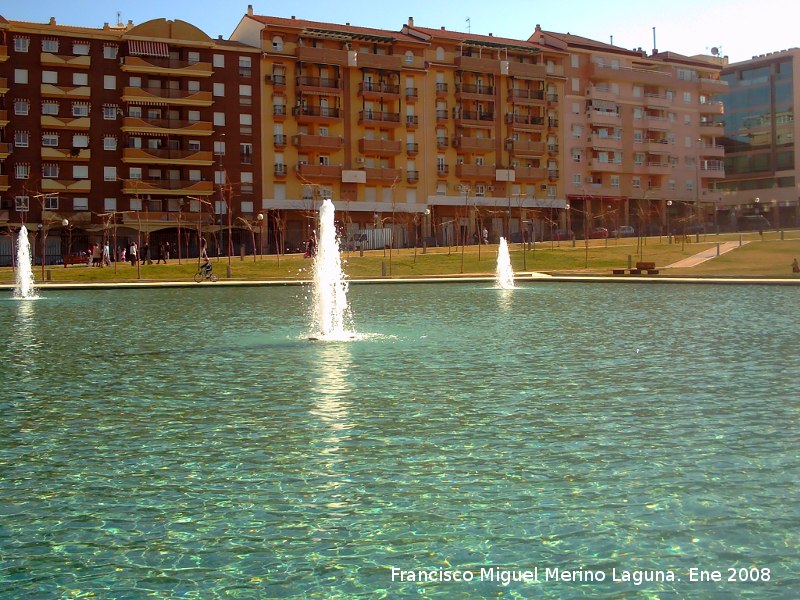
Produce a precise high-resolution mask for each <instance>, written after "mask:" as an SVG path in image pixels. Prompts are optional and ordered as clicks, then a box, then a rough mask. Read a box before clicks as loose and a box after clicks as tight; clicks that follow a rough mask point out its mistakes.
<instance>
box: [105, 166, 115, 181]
mask: <svg viewBox="0 0 800 600" xmlns="http://www.w3.org/2000/svg"><path fill="white" fill-rule="evenodd" d="M116 180H117V167H103V181H116Z"/></svg>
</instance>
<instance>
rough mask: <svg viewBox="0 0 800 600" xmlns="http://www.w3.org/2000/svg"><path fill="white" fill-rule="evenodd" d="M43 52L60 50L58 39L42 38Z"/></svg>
mask: <svg viewBox="0 0 800 600" xmlns="http://www.w3.org/2000/svg"><path fill="white" fill-rule="evenodd" d="M42 52H52V53H57V52H58V40H42Z"/></svg>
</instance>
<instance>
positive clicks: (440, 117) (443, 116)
mask: <svg viewBox="0 0 800 600" xmlns="http://www.w3.org/2000/svg"><path fill="white" fill-rule="evenodd" d="M436 121H437V122H438V123H443V122H445V121H447V111H446V110H445V109H442V108H438V109H436Z"/></svg>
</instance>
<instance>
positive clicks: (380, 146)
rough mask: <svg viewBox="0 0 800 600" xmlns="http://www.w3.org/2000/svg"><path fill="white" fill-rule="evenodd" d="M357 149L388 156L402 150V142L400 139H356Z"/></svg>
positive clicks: (364, 152) (362, 151) (366, 152)
mask: <svg viewBox="0 0 800 600" xmlns="http://www.w3.org/2000/svg"><path fill="white" fill-rule="evenodd" d="M358 151H359V152H361V153H362V154H377V155H381V156H390V155H394V154H400V152H402V151H403V142H401V141H400V140H368V139H366V138H362V139H360V140H358Z"/></svg>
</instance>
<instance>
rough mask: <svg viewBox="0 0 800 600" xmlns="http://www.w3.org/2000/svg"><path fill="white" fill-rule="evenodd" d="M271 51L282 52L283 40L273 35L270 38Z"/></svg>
mask: <svg viewBox="0 0 800 600" xmlns="http://www.w3.org/2000/svg"><path fill="white" fill-rule="evenodd" d="M272 49H273V50H274V51H275V52H282V51H283V38H282V37H281V36H279V35H275V36H273V37H272Z"/></svg>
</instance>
